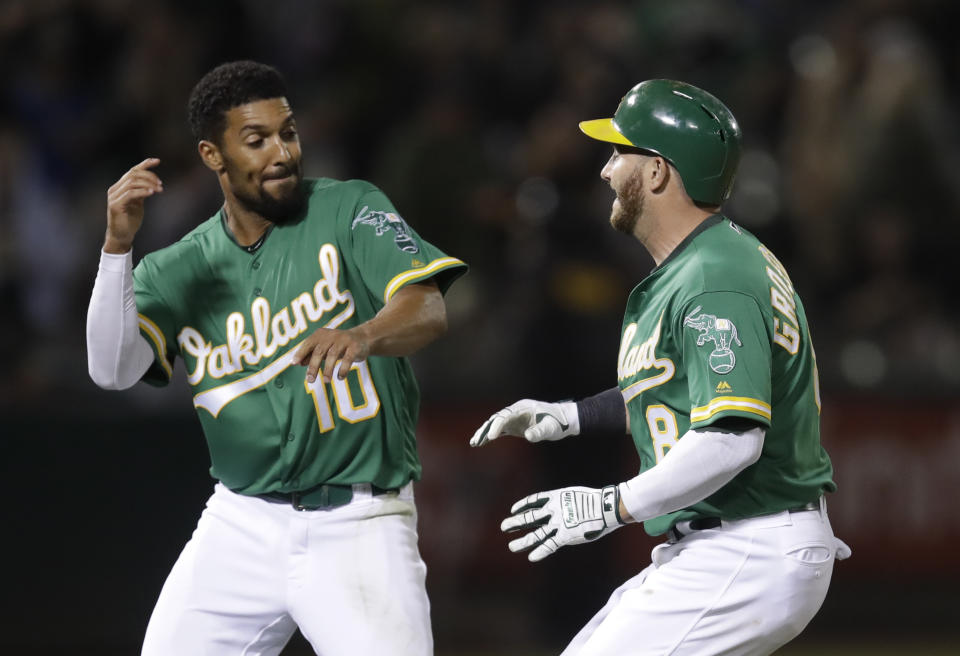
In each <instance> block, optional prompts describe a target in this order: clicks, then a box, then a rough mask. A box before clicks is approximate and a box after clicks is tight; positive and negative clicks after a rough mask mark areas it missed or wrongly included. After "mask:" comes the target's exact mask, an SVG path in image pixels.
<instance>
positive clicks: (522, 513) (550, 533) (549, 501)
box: [500, 485, 624, 563]
mask: <svg viewBox="0 0 960 656" xmlns="http://www.w3.org/2000/svg"><path fill="white" fill-rule="evenodd" d="M619 505H620V491H619V490H618V489H617V486H616V485H608V486H606V487H605V488H603V489H602V490H597V489H594V488H592V487H564V488H561V489H559V490H551V491H549V492H538V493H537V494H531V495H530V496H528V497H527V498H526V499H521V500H520V501H517V502H516V503H515V504H513V508H511V509H510V512H512V513H513V515H512V516H510V517H507V518H506V519H505V520H503V522H502V523H501V524H500V530H501V531H503V532H504V533H509V532H511V531H523V530H528V529H534V530H532V531H530V532H529V533H527V534H526V535H524V536H523V537H522V538H518V539H516V540H513V541H511V542H510V544H508V545H507V546H508V547H510V551H513V552H514V553H516V552H517V551H523V550H524V549H529V548H530V547H533V548H534V549H533V551H531V552H530V555H528V556H527V558H528V559H529V560H530V562H531V563H535V562H537V561H538V560H543V559H544V558H546V557H547V556H549V555H550V554H552V553H553V552H554V551H556V550H557V549H559V548H560V547H563V546H566V545H568V544H583V543H584V542H590V541H592V540H596V539H597V538H599V537H601V536H603V535H606V534H607V533H610V532H611V531H614V530H615V529H618V528H620V527H621V526H623V524H624V522H622V521H621V520H620V515H619V513H618V510H617V509H618V507H619Z"/></svg>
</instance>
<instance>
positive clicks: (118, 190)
mask: <svg viewBox="0 0 960 656" xmlns="http://www.w3.org/2000/svg"><path fill="white" fill-rule="evenodd" d="M159 163H160V160H159V159H157V158H156V157H148V158H147V159H145V160H143V161H142V162H140V163H139V164H137V165H136V166H134V167H133V168H132V169H130V170H129V171H127V172H126V173H124V174H123V176H122V177H121V178H120V179H119V180H117V181H116V183H114V184H113V185H112V186H111V187H110V188H109V189H108V190H107V234H106V237H105V239H104V245H103V250H105V251H106V252H108V253H125V252H127V251H128V250H130V247H131V246H132V245H133V237H134V235H136V234H137V230H139V229H140V225H141V224H142V223H143V201H144V200H146V199H147V198H148V197H150V196H153V195H154V194H158V193H160V192H162V191H163V182H161V181H160V177H159V176H158V175H157V174H156V173H154V172H153V171H151V170H150V169H152V168H154V167H155V166H157V165H158V164H159Z"/></svg>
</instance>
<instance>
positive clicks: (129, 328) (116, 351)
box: [87, 251, 153, 389]
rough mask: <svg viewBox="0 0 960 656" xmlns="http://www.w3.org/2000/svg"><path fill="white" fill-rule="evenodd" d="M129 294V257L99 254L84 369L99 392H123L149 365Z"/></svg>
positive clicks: (150, 351)
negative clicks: (101, 390)
mask: <svg viewBox="0 0 960 656" xmlns="http://www.w3.org/2000/svg"><path fill="white" fill-rule="evenodd" d="M138 324H139V320H138V318H137V302H136V299H135V297H134V293H133V253H132V251H128V252H126V253H124V254H123V255H113V254H111V253H104V252H102V251H101V253H100V268H99V270H98V271H97V280H96V282H94V284H93V293H92V294H91V295H90V306H89V308H88V309H87V368H88V370H89V372H90V378H92V379H93V382H95V383H96V384H97V385H99V386H100V387H102V388H103V389H127V388H128V387H133V385H134V384H135V383H136V382H137V381H138V380H140V379H141V378H142V377H143V375H144V374H145V373H146V372H147V369H149V368H150V364H151V363H152V362H153V349H151V348H150V344H149V343H147V340H146V339H144V337H143V335H141V334H140V328H139V325H138Z"/></svg>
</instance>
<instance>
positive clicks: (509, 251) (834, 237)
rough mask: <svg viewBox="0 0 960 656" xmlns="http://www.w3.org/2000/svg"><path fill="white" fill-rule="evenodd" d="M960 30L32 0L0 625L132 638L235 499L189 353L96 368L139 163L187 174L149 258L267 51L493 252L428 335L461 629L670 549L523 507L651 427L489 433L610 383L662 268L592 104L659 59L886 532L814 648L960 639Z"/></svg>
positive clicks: (544, 640) (425, 440) (425, 428)
mask: <svg viewBox="0 0 960 656" xmlns="http://www.w3.org/2000/svg"><path fill="white" fill-rule="evenodd" d="M958 24H960V5H958V4H957V3H954V2H950V1H949V0H851V1H847V2H840V1H836V2H830V1H826V0H781V1H777V2H764V1H761V0H673V1H671V2H658V1H655V0H633V1H624V2H609V1H596V2H573V1H565V0H552V1H547V0H523V1H517V0H512V1H511V0H474V1H471V2H455V1H450V2H439V1H434V2H400V1H397V0H354V1H348V0H342V1H331V0H327V1H320V0H317V1H306V0H302V1H297V0H271V1H270V2H263V1H262V0H246V1H235V2H228V1H225V0H204V1H202V2H196V1H192V2H188V1H186V0H169V1H162V0H138V1H136V2H133V1H129V0H3V1H2V2H0V61H2V62H3V66H2V67H0V307H2V313H3V319H2V321H0V362H2V363H3V364H2V368H0V410H2V416H3V418H4V419H3V426H2V427H0V432H2V434H3V439H2V445H3V450H4V453H5V457H4V458H3V462H2V464H0V467H2V469H0V473H2V478H3V479H4V481H3V482H4V484H5V485H7V486H9V489H10V492H11V494H10V495H9V499H10V501H9V502H8V506H7V508H8V510H6V511H5V515H6V517H5V521H4V523H5V524H6V525H7V527H8V530H7V531H5V541H6V543H7V547H8V548H9V549H10V550H11V551H10V554H11V555H9V556H8V557H7V558H6V559H5V565H4V576H5V578H7V579H8V585H7V586H6V588H5V592H4V594H3V601H4V605H5V606H9V608H10V612H7V611H5V612H4V613H3V614H2V615H0V624H5V625H6V624H9V625H8V626H5V627H4V628H5V630H4V631H2V632H0V643H3V641H11V640H12V641H13V642H10V643H9V645H12V646H15V647H17V648H18V649H19V651H18V652H16V653H37V654H39V653H59V652H57V651H56V650H57V649H60V648H62V647H66V646H69V647H71V649H72V651H71V653H86V652H84V651H83V650H84V649H88V650H90V653H131V652H132V651H134V650H135V649H136V645H137V644H138V642H139V639H140V636H141V634H142V630H143V628H144V626H145V624H146V620H147V617H148V614H149V610H150V608H151V607H152V603H153V600H154V599H155V596H156V594H157V593H158V592H159V588H160V584H161V583H162V580H163V577H164V576H165V574H166V571H167V570H168V568H169V566H170V565H171V564H172V562H173V560H174V558H175V557H176V554H177V553H178V552H179V550H180V548H181V546H182V544H183V542H184V541H185V540H186V539H187V538H188V537H189V534H190V531H191V530H192V527H193V524H194V522H195V520H196V517H197V516H198V514H199V512H200V509H201V507H202V502H203V500H204V499H205V497H206V495H207V494H208V492H209V489H210V486H211V481H210V479H209V477H208V475H207V474H206V467H207V466H208V463H207V455H206V451H205V446H204V444H203V440H202V436H201V435H200V430H199V423H198V422H197V421H196V419H195V417H194V416H193V413H192V407H191V404H190V402H189V397H190V393H189V390H188V389H187V386H186V383H185V382H184V381H183V380H182V368H181V371H178V372H177V373H176V377H177V378H178V379H179V382H178V383H177V384H174V385H172V386H171V387H172V389H166V390H154V389H151V388H147V387H146V386H139V387H137V388H135V389H133V390H130V391H127V392H123V393H112V394H108V393H105V392H101V391H100V390H98V389H97V388H96V387H95V386H94V385H93V384H92V383H91V382H90V380H89V378H88V377H87V374H86V353H85V346H84V317H85V312H86V305H87V302H88V299H89V292H90V289H91V286H92V283H93V279H94V276H95V273H96V267H97V259H98V253H99V247H100V245H101V243H102V236H103V230H104V226H105V194H106V189H107V187H108V186H109V185H110V184H112V183H113V182H114V181H115V180H116V179H117V178H118V177H119V176H120V175H122V173H123V172H124V171H126V170H127V169H128V168H129V167H130V166H132V165H133V164H136V163H137V162H139V161H141V160H142V159H144V158H145V157H147V156H156V157H159V158H160V159H161V160H162V164H161V165H160V167H159V169H158V172H159V174H160V176H161V177H162V179H163V180H164V186H165V189H166V191H165V192H164V193H163V194H162V195H161V196H160V197H158V198H156V199H151V200H150V201H149V202H148V209H147V220H146V222H145V226H144V228H143V230H142V232H141V234H140V235H139V236H138V239H137V242H136V245H135V256H137V255H142V254H144V253H146V252H149V251H151V250H154V249H156V248H160V247H163V246H165V245H167V244H169V243H171V242H172V241H174V240H176V239H178V238H179V237H180V236H181V235H183V234H184V233H186V232H187V231H189V230H190V229H191V228H192V227H193V226H194V225H196V224H197V223H199V222H200V221H201V220H203V219H205V218H206V217H208V216H210V215H212V214H213V213H214V212H216V211H217V209H218V207H219V202H220V200H221V199H220V194H219V188H218V187H217V185H216V182H215V180H214V178H213V176H212V175H211V174H210V173H209V171H207V170H206V169H205V168H204V167H202V165H201V164H200V161H199V159H198V157H197V155H196V148H195V144H194V143H193V140H192V138H191V136H190V134H189V129H188V126H187V122H186V110H185V104H186V98H187V95H188V94H189V91H190V89H191V88H192V86H193V84H194V83H195V82H196V81H197V80H198V79H199V77H200V76H201V75H203V73H205V72H206V71H207V70H209V69H210V68H211V67H213V66H215V65H216V64H219V63H221V62H223V61H228V60H232V59H246V58H251V59H257V60H260V61H264V62H267V63H270V64H273V65H275V66H277V67H278V68H279V69H280V70H281V71H282V72H283V73H284V75H285V77H286V79H287V82H288V84H289V86H290V92H291V93H290V95H291V98H290V100H291V102H292V105H293V108H294V111H295V113H296V116H297V120H298V123H299V128H300V132H301V139H302V142H303V146H304V164H305V173H306V174H307V175H309V176H324V177H333V178H340V179H346V178H364V179H368V180H371V181H372V182H374V183H375V184H377V185H378V186H380V187H381V188H382V189H383V190H384V191H385V192H386V194H387V195H388V196H389V197H390V198H391V199H392V200H393V202H394V204H395V205H396V206H397V208H398V209H399V211H400V213H401V214H402V215H403V216H404V218H405V219H406V220H407V221H408V222H409V223H410V224H412V225H413V226H414V227H415V228H416V229H417V230H418V231H419V232H420V233H421V234H422V235H423V236H425V237H426V238H427V239H429V240H430V241H432V242H433V243H435V244H437V245H438V246H439V247H441V248H442V249H443V250H445V251H446V252H448V253H450V254H452V255H456V256H458V257H460V258H462V259H464V260H466V261H467V262H468V263H469V264H470V265H471V271H470V274H469V275H468V276H467V277H466V278H464V279H462V280H460V281H459V282H457V283H456V284H455V285H454V287H453V288H452V290H451V292H450V294H449V295H448V297H447V302H448V311H449V316H450V325H451V329H450V333H449V335H448V336H447V337H446V338H444V339H443V340H442V341H441V342H440V343H437V344H435V345H433V346H431V347H430V348H429V349H428V350H426V351H424V352H423V353H422V354H419V355H417V356H416V357H415V359H414V364H415V367H416V369H417V371H418V375H419V379H420V382H421V387H422V390H423V395H424V408H423V421H422V427H421V439H420V442H421V452H422V456H423V460H424V465H425V480H424V482H423V483H422V484H421V486H420V488H419V490H418V495H419V504H420V507H421V520H420V521H421V525H420V529H421V531H420V532H421V546H422V548H423V551H424V555H425V558H426V560H427V564H428V567H429V568H430V572H431V573H430V575H429V578H428V584H429V586H430V589H431V595H432V599H433V603H434V623H435V628H436V633H437V648H438V653H449V654H454V653H467V651H469V650H474V653H480V652H479V651H477V650H481V649H490V650H493V651H494V652H496V653H513V652H511V651H510V650H511V649H519V650H521V651H517V652H516V653H536V651H537V650H543V651H544V652H549V651H550V650H559V648H560V647H562V646H563V645H564V644H565V643H566V641H567V640H568V639H569V637H571V636H572V635H573V633H574V632H575V631H576V629H577V628H578V627H579V626H580V625H581V624H582V623H584V622H585V621H586V620H587V619H588V617H589V616H590V615H591V614H592V612H593V611H594V610H595V609H597V608H599V607H600V606H601V605H602V603H603V601H604V600H605V598H606V595H607V594H608V593H609V592H610V591H611V590H612V589H613V588H614V587H616V585H617V584H619V582H620V581H622V580H624V579H626V578H627V577H628V576H631V575H632V574H633V573H635V572H636V571H639V569H641V568H642V567H643V566H644V565H645V564H646V563H647V562H648V552H649V547H650V546H652V544H655V542H653V541H651V540H650V539H649V538H646V537H645V536H643V535H642V531H639V530H631V531H630V533H631V535H624V534H625V533H627V531H621V532H619V533H618V534H616V536H611V537H610V538H607V542H606V543H605V544H601V543H597V544H595V545H588V546H586V547H577V548H575V549H577V550H579V552H578V553H574V554H570V555H567V554H558V555H557V556H554V557H553V560H555V562H554V563H549V561H548V562H547V563H544V564H541V565H538V566H530V565H529V564H528V563H526V561H525V560H524V559H523V558H521V557H517V556H512V555H510V554H509V553H508V552H507V550H506V546H505V543H506V540H505V539H503V538H502V537H501V536H500V535H499V531H498V529H497V526H498V525H499V519H500V518H501V517H502V515H503V514H504V513H505V512H506V510H507V509H508V508H509V504H510V503H511V502H512V501H513V500H514V499H516V498H519V497H520V496H522V495H524V494H526V493H528V492H532V491H535V490H536V489H542V488H543V487H545V486H552V487H556V486H559V485H564V484H573V483H581V484H593V485H597V484H602V483H609V482H612V481H614V480H621V479H622V478H624V477H625V476H627V475H632V473H633V472H635V468H636V466H635V464H634V463H633V461H632V460H631V455H632V446H631V445H630V443H629V440H628V439H624V440H623V441H622V442H621V443H613V442H611V443H609V444H600V445H598V444H596V443H593V444H586V443H585V442H583V441H581V442H580V443H577V444H565V443H564V444H559V445H550V446H546V447H543V446H541V447H539V448H538V447H533V446H530V445H524V444H503V445H501V444H496V445H493V446H491V447H488V449H485V450H482V451H479V452H474V451H470V450H469V449H468V448H467V440H468V438H469V436H470V434H472V432H473V430H474V429H475V427H476V426H477V425H479V422H481V421H482V420H483V419H484V418H485V417H486V416H487V415H488V414H489V413H491V412H492V411H494V410H496V409H498V408H499V407H501V406H502V405H503V404H505V403H509V402H512V401H514V400H516V399H518V398H521V397H524V396H527V397H534V398H543V399H559V398H572V397H582V396H585V395H588V394H591V393H594V392H597V391H599V390H601V389H606V388H608V387H610V386H612V385H613V384H615V382H616V381H615V373H614V372H615V366H616V365H615V361H616V353H617V347H618V340H619V328H620V321H621V318H622V310H623V306H624V303H625V300H626V298H627V295H628V294H629V291H630V290H631V289H632V287H633V286H634V285H635V284H636V283H637V282H638V281H639V280H641V279H642V278H643V277H644V276H645V275H646V274H647V272H648V271H649V270H650V268H651V267H652V261H651V260H650V258H649V257H648V256H647V254H646V252H645V251H644V250H643V249H642V247H640V246H639V245H638V244H637V243H636V242H634V241H632V240H630V239H628V238H625V237H623V236H622V235H620V234H618V233H616V232H614V231H613V230H611V229H610V227H609V225H608V221H607V220H608V216H609V209H610V203H611V201H612V199H613V194H612V192H611V191H610V189H609V187H608V186H607V185H606V183H604V182H603V181H602V180H601V179H600V177H599V172H600V169H601V167H602V165H603V163H604V162H605V161H606V159H607V157H608V155H609V152H608V149H607V148H606V146H604V145H602V144H599V143H597V142H594V141H592V140H590V139H587V138H586V137H584V136H583V135H582V134H581V133H580V132H579V130H578V129H577V123H578V121H580V120H584V119H590V118H599V117H606V116H610V115H612V112H613V110H614V109H615V108H616V105H617V103H618V102H619V100H620V98H621V96H622V95H623V94H624V93H625V92H626V91H627V90H628V89H629V88H630V87H631V86H633V84H635V83H636V82H639V81H641V80H643V79H648V78H655V77H669V78H677V79H682V80H685V81H688V82H691V83H693V84H696V85H698V86H701V87H703V88H705V89H707V90H709V91H711V92H712V93H714V94H715V95H717V96H718V97H719V98H721V99H722V100H723V101H724V102H725V103H726V104H727V105H728V106H729V107H730V108H731V109H732V110H733V112H734V114H735V115H736V116H737V118H738V120H739V122H740V124H741V127H742V130H743V134H744V142H743V143H744V154H743V160H742V163H741V168H740V173H739V176H738V179H737V183H736V185H735V188H734V193H733V196H732V198H731V199H730V201H729V203H728V205H727V206H726V212H727V214H728V215H729V216H730V217H731V218H733V219H734V220H735V221H737V222H738V223H740V224H741V225H742V226H744V227H746V228H747V229H749V230H751V231H753V232H754V233H755V234H757V235H758V236H759V237H760V238H761V240H763V241H764V242H765V243H767V245H768V246H770V247H771V248H772V250H773V251H774V252H776V253H777V254H778V255H779V257H780V259H781V260H782V261H783V262H784V263H785V264H786V266H787V268H788V270H789V271H790V272H791V275H792V278H793V282H794V284H795V286H796V288H797V290H798V291H799V292H800V294H801V296H802V298H803V299H804V302H805V304H806V308H807V314H808V317H809V320H810V324H811V328H812V334H813V337H814V341H815V344H816V348H817V354H818V361H819V363H820V375H821V377H822V383H821V385H822V390H823V397H824V406H825V409H824V442H825V443H826V445H827V448H828V450H830V452H831V455H833V456H834V460H835V463H836V464H837V479H838V482H839V484H840V493H839V494H838V495H837V497H836V504H837V505H836V506H835V508H836V513H834V515H833V516H834V524H835V526H836V528H837V532H838V534H840V535H841V536H842V537H844V536H845V530H846V535H852V536H853V538H858V537H859V538H860V540H859V542H858V540H857V539H852V540H850V541H851V543H852V546H853V550H854V558H853V559H851V560H850V561H848V563H842V564H840V565H839V566H838V569H837V574H836V579H835V583H834V589H833V591H832V593H831V598H830V599H828V602H827V605H826V606H825V608H824V611H823V612H822V613H821V615H820V616H818V618H817V619H816V620H815V621H814V624H813V625H812V626H811V628H810V630H809V631H808V633H807V634H805V636H804V638H803V639H804V640H807V641H808V642H809V641H814V642H815V641H822V642H824V643H827V642H829V643H830V644H837V643H838V642H839V643H843V642H844V641H846V642H847V643H849V644H858V643H862V642H864V641H869V640H877V639H883V640H887V641H889V640H893V641H898V640H903V641H908V642H909V641H913V642H910V643H909V644H913V645H914V647H912V648H911V649H919V650H918V651H917V650H915V651H910V650H909V649H908V650H907V651H906V652H905V653H925V652H923V650H922V649H920V648H918V647H916V641H917V640H921V641H924V640H925V641H929V642H930V644H933V643H943V642H946V643H948V644H950V645H960V640H957V626H956V622H955V620H956V609H957V605H956V603H955V590H956V586H957V584H960V566H958V564H957V561H956V558H955V555H954V551H955V546H954V545H955V544H956V539H957V538H960V510H958V506H960V485H958V483H957V477H956V475H955V472H956V470H957V468H958V466H960V412H958V409H957V408H956V399H957V398H958V393H960V331H958V330H957V325H958V321H960V311H958V307H957V304H956V303H955V302H953V299H955V297H956V295H955V292H954V287H955V285H956V284H957V282H958V276H957V273H956V260H955V259H954V258H955V257H956V254H955V253H956V249H957V246H958V244H960V220H958V216H960V214H958V210H960V130H958V123H960V120H958V119H960V116H958V111H957V103H958V100H960V97H958V96H960V85H958V82H960V50H958V48H957V39H956V26H957V25H958ZM845 494H846V496H844V495H845ZM617 536H622V538H621V539H619V540H618V537H617ZM858 561H859V564H858ZM844 571H846V573H844ZM951 606H952V608H953V610H952V612H951V611H950V608H951ZM949 617H953V619H954V621H953V622H952V623H951V622H950V621H948V619H947V618H949ZM11 636H13V637H11ZM818 644H819V643H818ZM924 644H926V643H924ZM31 649H32V650H33V651H31ZM297 649H298V647H297V645H296V644H294V645H292V646H291V647H290V649H289V650H288V651H289V652H290V653H291V654H292V653H300V652H299V651H296V650H297ZM301 649H302V645H301ZM524 649H526V650H528V651H526V652H525V651H522V650H524ZM46 650H50V651H49V652H48V651H46ZM111 650H113V651H111ZM4 651H5V653H6V650H4ZM11 653H13V652H11ZM841 653H842V652H841ZM850 653H852V652H850ZM930 653H933V652H930Z"/></svg>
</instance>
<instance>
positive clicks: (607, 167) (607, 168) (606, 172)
mask: <svg viewBox="0 0 960 656" xmlns="http://www.w3.org/2000/svg"><path fill="white" fill-rule="evenodd" d="M614 157H616V154H613V155H611V156H610V159H608V160H607V163H606V164H604V165H603V168H602V169H600V177H601V178H602V179H603V180H604V181H605V182H610V172H611V170H612V169H613V159H614Z"/></svg>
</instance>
